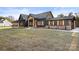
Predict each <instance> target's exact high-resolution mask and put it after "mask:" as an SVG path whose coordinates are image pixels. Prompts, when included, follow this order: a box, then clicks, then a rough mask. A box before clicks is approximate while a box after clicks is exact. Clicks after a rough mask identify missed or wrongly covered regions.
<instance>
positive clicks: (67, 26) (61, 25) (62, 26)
mask: <svg viewBox="0 0 79 59" xmlns="http://www.w3.org/2000/svg"><path fill="white" fill-rule="evenodd" d="M50 22H51V21H50ZM50 22H48V26H46V28H51V29H62V30H71V29H72V28H71V21H70V20H67V23H66V24H65V22H66V21H64V20H62V21H59V20H58V21H57V25H55V24H54V21H53V22H52V24H53V25H51V23H50Z"/></svg>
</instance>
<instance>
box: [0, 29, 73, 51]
mask: <svg viewBox="0 0 79 59" xmlns="http://www.w3.org/2000/svg"><path fill="white" fill-rule="evenodd" d="M71 34H72V33H69V32H61V31H56V30H52V29H26V28H19V29H4V30H1V31H0V50H8V51H11V50H12V51H15V50H17V51H23V50H28V51H32V50H33V51H52V50H53V51H64V50H69V47H70V44H71V39H72V36H71Z"/></svg>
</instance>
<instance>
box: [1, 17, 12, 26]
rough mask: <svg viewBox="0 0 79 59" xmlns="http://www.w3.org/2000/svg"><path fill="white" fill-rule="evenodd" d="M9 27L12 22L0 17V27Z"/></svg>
mask: <svg viewBox="0 0 79 59" xmlns="http://www.w3.org/2000/svg"><path fill="white" fill-rule="evenodd" d="M3 26H5V27H9V26H12V23H11V22H9V21H8V20H7V19H4V18H0V27H3Z"/></svg>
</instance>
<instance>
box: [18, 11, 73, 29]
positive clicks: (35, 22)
mask: <svg viewBox="0 0 79 59" xmlns="http://www.w3.org/2000/svg"><path fill="white" fill-rule="evenodd" d="M19 26H26V27H35V28H38V27H43V28H53V29H64V30H70V29H74V28H75V17H74V16H65V17H56V18H55V17H54V16H53V14H52V12H51V11H48V12H44V13H40V14H29V15H24V14H21V15H20V17H19Z"/></svg>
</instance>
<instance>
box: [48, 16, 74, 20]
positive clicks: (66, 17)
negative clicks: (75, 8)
mask: <svg viewBox="0 0 79 59" xmlns="http://www.w3.org/2000/svg"><path fill="white" fill-rule="evenodd" d="M48 20H75V17H74V16H65V17H55V18H50V19H48Z"/></svg>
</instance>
